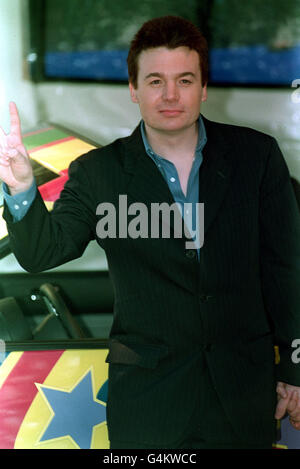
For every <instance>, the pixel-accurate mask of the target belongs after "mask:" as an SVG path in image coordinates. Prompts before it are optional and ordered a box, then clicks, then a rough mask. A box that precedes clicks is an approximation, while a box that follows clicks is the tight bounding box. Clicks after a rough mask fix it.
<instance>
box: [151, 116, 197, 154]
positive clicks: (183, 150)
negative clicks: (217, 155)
mask: <svg viewBox="0 0 300 469" xmlns="http://www.w3.org/2000/svg"><path fill="white" fill-rule="evenodd" d="M145 132H146V136H147V139H148V142H149V144H150V145H151V147H152V149H153V150H154V151H155V153H157V154H158V155H160V156H162V157H164V158H166V159H169V160H171V159H174V160H175V159H176V158H178V157H183V158H187V159H188V158H189V157H190V156H191V157H194V153H195V148H196V145H197V142H198V121H197V122H195V123H194V124H193V125H192V126H191V127H188V128H186V129H182V130H180V131H177V132H176V131H171V132H166V131H159V130H157V129H154V128H153V127H149V126H148V125H147V124H146V123H145Z"/></svg>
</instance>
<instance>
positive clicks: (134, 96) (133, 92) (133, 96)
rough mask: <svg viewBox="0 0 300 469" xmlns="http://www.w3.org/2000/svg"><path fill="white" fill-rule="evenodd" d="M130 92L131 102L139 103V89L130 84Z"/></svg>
mask: <svg viewBox="0 0 300 469" xmlns="http://www.w3.org/2000/svg"><path fill="white" fill-rule="evenodd" d="M129 91H130V96H131V101H132V102H133V103H138V102H139V100H138V97H137V89H136V88H134V86H133V85H132V83H129Z"/></svg>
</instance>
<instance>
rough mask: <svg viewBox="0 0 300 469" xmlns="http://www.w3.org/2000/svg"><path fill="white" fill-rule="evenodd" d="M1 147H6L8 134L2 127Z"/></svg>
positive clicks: (0, 128) (0, 133)
mask: <svg viewBox="0 0 300 469" xmlns="http://www.w3.org/2000/svg"><path fill="white" fill-rule="evenodd" d="M0 147H2V148H4V147H6V133H5V132H4V130H3V129H2V127H0Z"/></svg>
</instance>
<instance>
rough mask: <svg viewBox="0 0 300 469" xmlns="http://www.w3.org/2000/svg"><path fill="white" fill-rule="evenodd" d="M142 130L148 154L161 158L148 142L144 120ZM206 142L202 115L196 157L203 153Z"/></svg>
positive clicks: (199, 121)
mask: <svg viewBox="0 0 300 469" xmlns="http://www.w3.org/2000/svg"><path fill="white" fill-rule="evenodd" d="M140 129H141V134H142V139H143V143H144V146H145V150H146V152H147V154H148V155H149V156H151V157H153V156H154V155H155V156H157V157H159V158H161V157H160V156H159V155H157V154H156V153H154V151H153V150H152V148H151V146H150V144H149V142H148V139H147V136H146V131H145V123H144V120H143V119H142V120H141V124H140ZM206 142H207V136H206V131H205V126H204V123H203V119H202V117H201V114H200V115H199V118H198V142H197V145H196V150H195V156H197V155H198V154H199V153H201V152H202V150H203V148H204V146H205V144H206Z"/></svg>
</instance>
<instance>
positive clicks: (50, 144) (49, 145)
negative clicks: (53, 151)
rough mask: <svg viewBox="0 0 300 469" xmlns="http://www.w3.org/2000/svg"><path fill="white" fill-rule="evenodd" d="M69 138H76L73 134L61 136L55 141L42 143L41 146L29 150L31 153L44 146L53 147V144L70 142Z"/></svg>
mask: <svg viewBox="0 0 300 469" xmlns="http://www.w3.org/2000/svg"><path fill="white" fill-rule="evenodd" d="M69 140H75V137H72V136H71V137H65V138H60V139H59V140H55V141H54V142H50V143H45V144H44V145H40V146H39V147H35V148H32V150H28V152H29V153H30V154H31V153H34V152H35V151H39V150H42V149H43V148H47V147H52V146H53V145H58V144H59V143H64V142H68V141H69Z"/></svg>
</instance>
